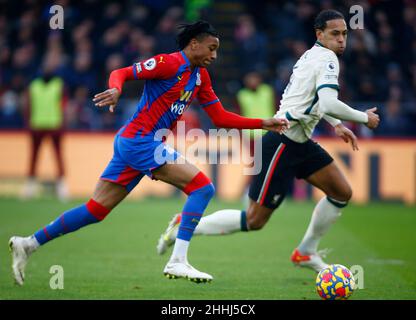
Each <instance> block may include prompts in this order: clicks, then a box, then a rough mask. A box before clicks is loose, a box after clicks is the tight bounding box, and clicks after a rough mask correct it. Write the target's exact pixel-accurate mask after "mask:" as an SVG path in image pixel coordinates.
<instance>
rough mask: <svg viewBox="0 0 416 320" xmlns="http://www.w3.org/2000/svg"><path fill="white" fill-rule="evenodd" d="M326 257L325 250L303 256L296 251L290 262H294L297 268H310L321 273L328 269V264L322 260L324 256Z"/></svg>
mask: <svg viewBox="0 0 416 320" xmlns="http://www.w3.org/2000/svg"><path fill="white" fill-rule="evenodd" d="M325 255H326V253H325V252H324V250H321V251H319V252H317V253H314V254H308V255H303V254H301V253H300V252H299V250H298V249H295V250H294V251H293V253H292V256H291V257H290V260H292V262H293V263H294V264H295V266H299V267H305V268H309V269H312V270H314V271H315V272H317V273H319V271H321V270H322V269H324V268H326V267H328V264H326V263H325V262H324V261H323V260H322V256H323V257H325Z"/></svg>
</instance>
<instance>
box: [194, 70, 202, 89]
mask: <svg viewBox="0 0 416 320" xmlns="http://www.w3.org/2000/svg"><path fill="white" fill-rule="evenodd" d="M195 84H196V85H197V86H200V85H201V74H200V73H199V72H198V73H197V74H196V82H195Z"/></svg>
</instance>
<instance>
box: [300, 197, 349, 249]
mask: <svg viewBox="0 0 416 320" xmlns="http://www.w3.org/2000/svg"><path fill="white" fill-rule="evenodd" d="M346 205H347V202H341V201H336V200H333V199H330V201H329V200H328V198H327V197H326V196H325V197H323V198H322V199H321V200H319V202H318V204H317V205H316V206H315V209H314V211H313V213H312V218H311V221H310V223H309V226H308V229H307V230H306V233H305V236H304V237H303V240H302V242H301V243H300V245H299V246H298V250H299V251H300V253H301V254H314V253H316V252H317V250H318V245H319V241H320V240H321V238H322V236H323V235H324V234H326V233H327V231H328V229H329V227H330V226H331V225H332V224H333V223H334V222H335V221H336V220H337V219H338V218H339V216H340V215H341V207H345V206H346Z"/></svg>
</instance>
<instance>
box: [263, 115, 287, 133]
mask: <svg viewBox="0 0 416 320" xmlns="http://www.w3.org/2000/svg"><path fill="white" fill-rule="evenodd" d="M289 127H290V125H289V121H288V120H287V119H284V118H270V119H264V120H263V129H265V130H269V131H275V132H278V133H284V132H285V131H286V130H287V129H289Z"/></svg>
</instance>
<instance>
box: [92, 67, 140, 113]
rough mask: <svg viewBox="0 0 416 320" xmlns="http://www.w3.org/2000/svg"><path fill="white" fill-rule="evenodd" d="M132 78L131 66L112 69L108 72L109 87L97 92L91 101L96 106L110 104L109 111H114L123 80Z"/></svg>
mask: <svg viewBox="0 0 416 320" xmlns="http://www.w3.org/2000/svg"><path fill="white" fill-rule="evenodd" d="M134 79H135V78H134V73H133V69H132V67H126V68H121V69H116V70H114V71H112V72H111V73H110V78H109V79H108V87H109V89H107V90H105V91H103V92H100V93H97V94H96V95H95V96H94V99H92V101H94V103H95V105H96V106H97V107H105V106H110V112H114V109H115V107H116V106H117V103H118V99H119V98H120V95H121V92H122V89H123V84H124V82H126V81H127V80H134Z"/></svg>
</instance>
